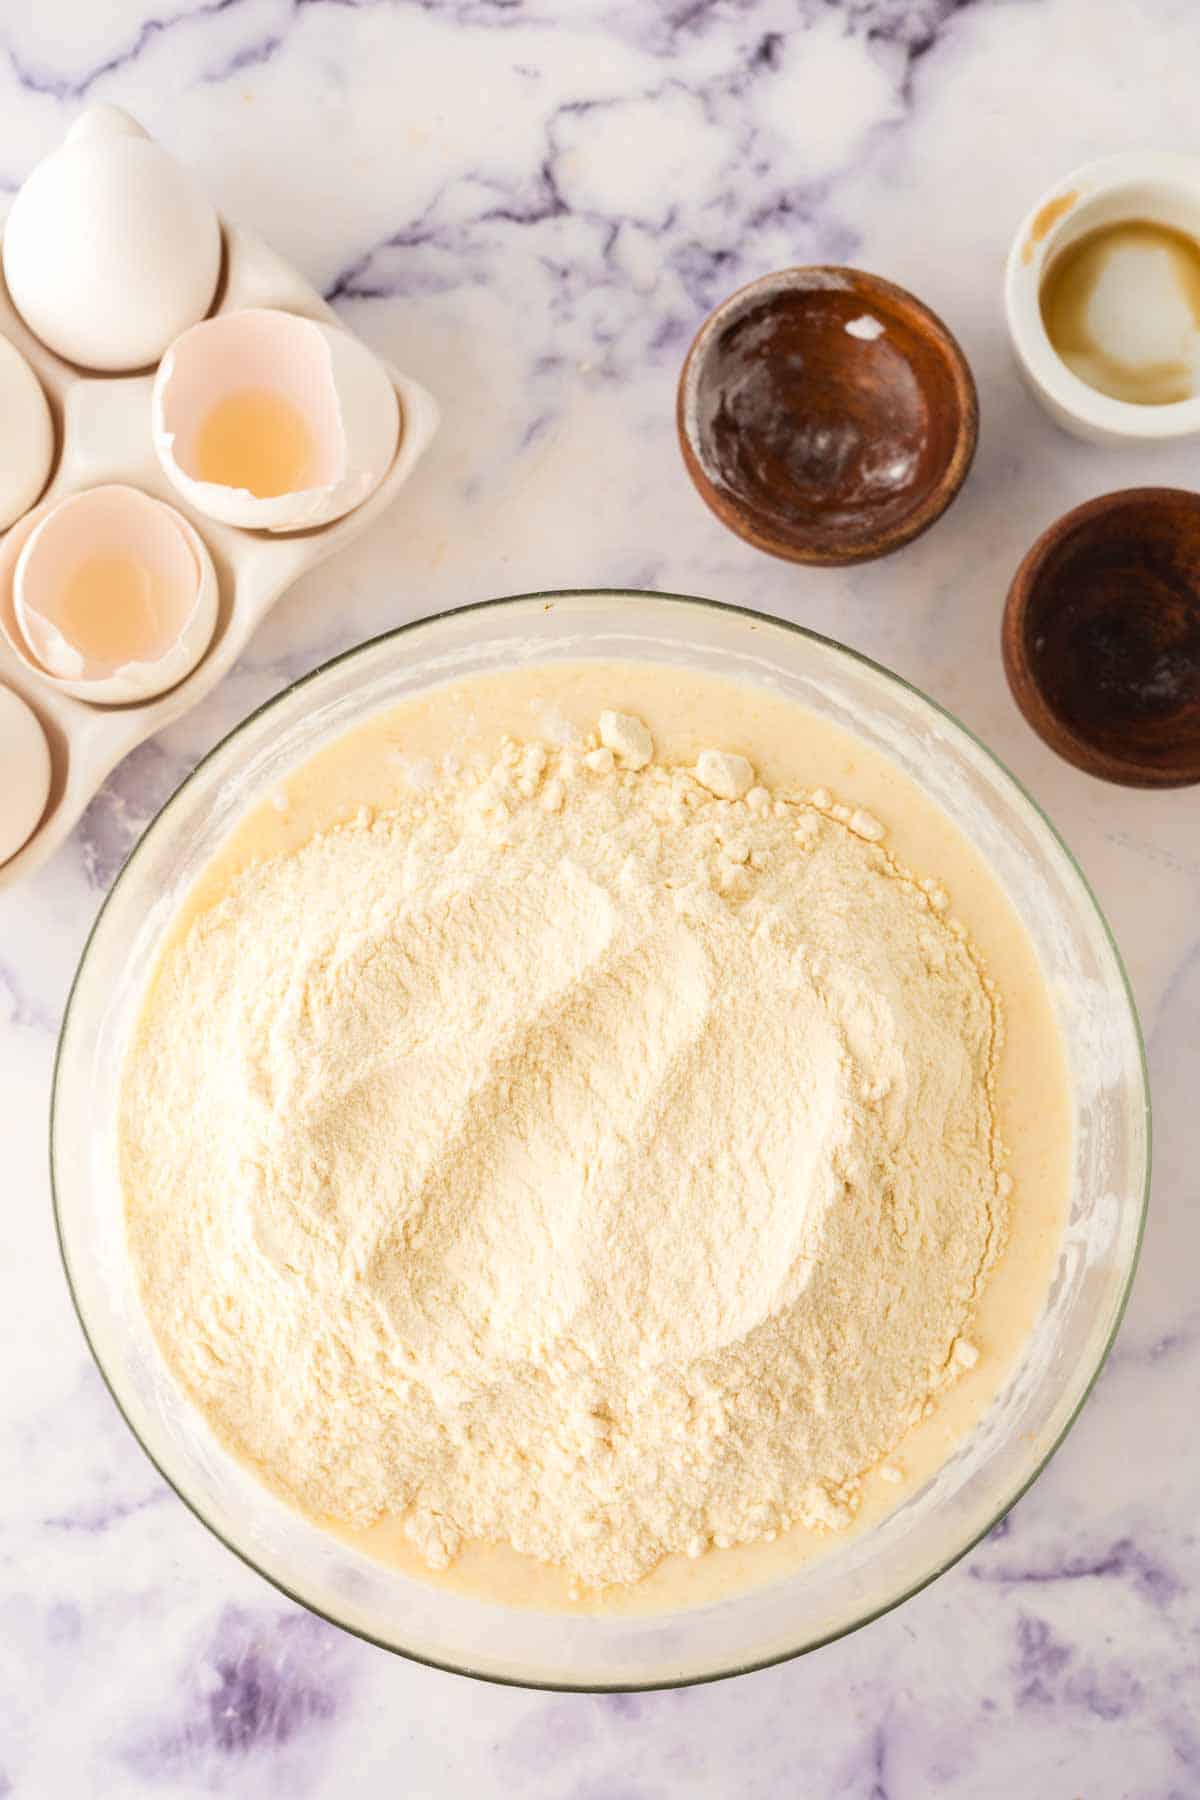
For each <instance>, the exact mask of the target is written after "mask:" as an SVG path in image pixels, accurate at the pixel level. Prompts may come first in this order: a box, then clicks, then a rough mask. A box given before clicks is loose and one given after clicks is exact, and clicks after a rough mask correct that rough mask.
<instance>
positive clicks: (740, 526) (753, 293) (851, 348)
mask: <svg viewBox="0 0 1200 1800" xmlns="http://www.w3.org/2000/svg"><path fill="white" fill-rule="evenodd" d="M676 416H677V421H678V426H679V442H680V446H681V448H682V450H683V460H684V462H685V463H686V464H687V468H688V473H689V474H690V475H691V478H692V480H693V481H694V482H695V484H696V487H697V489H698V490H699V492H700V494H701V496H702V497H703V499H704V500H705V501H707V503H708V505H709V506H710V507H711V508H712V510H713V512H715V513H716V515H717V517H718V519H720V520H721V522H722V523H723V524H725V525H728V526H729V529H730V530H731V531H736V532H737V534H738V536H739V537H743V538H745V539H746V541H747V543H751V544H754V545H756V546H757V547H758V549H760V550H766V551H769V552H770V554H771V555H772V556H782V557H786V558H787V560H788V561H789V562H801V563H818V564H831V563H855V562H866V561H868V560H869V559H870V558H872V557H876V556H887V555H889V554H890V553H891V551H893V550H899V549H900V547H901V545H903V544H907V543H910V542H911V541H912V539H913V538H915V537H917V536H918V534H919V533H920V532H922V531H925V530H927V529H928V527H929V526H930V525H932V524H933V522H934V520H935V519H937V518H939V517H940V516H941V514H942V513H943V512H945V510H946V508H947V507H948V506H949V504H950V502H951V501H952V500H953V498H954V496H955V495H956V494H957V492H958V490H959V488H960V487H961V486H962V484H963V482H964V480H965V479H966V474H967V470H968V469H969V468H970V466H971V459H972V457H973V456H974V454H975V442H976V439H977V437H978V435H979V403H978V400H977V397H976V393H975V382H974V379H973V377H972V375H971V370H970V366H969V365H968V363H967V359H966V357H965V356H964V355H963V353H962V351H961V350H960V348H959V346H958V344H957V343H956V342H955V340H954V338H953V337H952V336H951V335H950V333H949V332H948V331H947V330H946V327H945V326H944V325H943V324H942V322H941V320H940V319H939V318H938V317H937V316H936V315H935V314H934V313H931V312H930V310H929V308H928V307H927V306H923V305H922V304H921V302H920V301H919V300H917V299H915V298H914V297H913V295H912V294H909V293H907V292H906V291H905V290H904V288H900V287H896V286H894V285H893V283H892V282H890V281H883V280H881V278H880V277H879V276H878V275H868V274H866V273H864V271H863V270H861V269H843V268H800V269H784V270H782V271H780V272H779V273H778V274H775V275H764V276H763V277H762V278H761V279H760V280H758V281H752V282H751V283H750V285H749V287H744V288H742V289H740V290H739V292H738V293H736V294H734V295H732V296H731V297H730V299H728V300H726V301H725V302H724V304H723V305H721V306H719V307H718V308H717V310H716V311H715V312H714V313H711V314H710V315H709V317H708V318H707V319H706V320H705V322H704V324H703V325H702V326H701V327H700V330H699V331H698V332H697V334H696V338H695V340H694V342H693V344H692V347H691V349H690V350H689V351H688V353H687V358H686V360H685V361H684V365H683V369H682V372H681V374H680V377H679V393H678V400H677V408H676Z"/></svg>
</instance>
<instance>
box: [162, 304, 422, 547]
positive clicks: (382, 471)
mask: <svg viewBox="0 0 1200 1800" xmlns="http://www.w3.org/2000/svg"><path fill="white" fill-rule="evenodd" d="M153 433H154V447H155V449H156V450H157V452H158V458H159V461H160V462H161V463H162V466H163V470H164V473H165V474H166V476H167V478H168V480H169V481H170V482H171V483H172V484H173V486H174V487H176V488H177V489H178V491H179V492H180V493H181V494H182V495H183V496H184V497H185V498H186V499H187V500H188V501H190V502H191V504H192V505H193V506H195V507H196V508H197V509H198V510H199V511H200V512H203V513H207V514H208V515H209V517H210V518H214V519H223V520H224V521H225V523H226V524H229V525H241V526H245V527H248V528H250V529H257V530H261V531H300V530H304V529H305V528H306V527H309V526H313V525H326V524H328V523H329V522H330V520H332V519H339V518H341V517H342V515H343V514H344V513H348V512H351V511H353V509H354V508H355V507H356V506H361V504H362V502H363V501H364V500H365V499H366V498H367V496H368V495H369V494H371V493H373V492H374V490H375V489H376V488H377V487H378V486H379V483H380V482H381V481H382V480H383V478H384V476H385V475H386V474H387V471H388V469H389V468H390V467H391V464H392V460H393V458H394V457H395V454H396V446H397V443H398V442H399V437H400V403H399V400H398V399H397V397H396V389H395V387H394V385H393V383H392V380H391V377H390V376H389V375H388V372H387V370H386V369H385V368H384V366H383V364H382V363H381V362H380V361H379V359H378V357H376V356H374V355H373V354H372V353H371V351H370V350H368V349H367V347H366V345H365V344H362V343H360V342H359V341H358V339H357V338H353V337H351V336H349V334H348V333H347V332H344V331H340V330H339V329H338V328H337V327H336V326H333V325H323V324H319V323H317V322H316V321H315V320H313V319H303V318H300V317H298V316H297V315H296V314H295V313H286V312H273V311H269V310H268V309H266V308H263V307H249V308H247V309H246V310H245V311H244V312H232V313H223V314H222V315H221V316H220V317H219V318H215V319H206V320H205V322H204V323H203V324H202V325H195V326H193V327H192V329H191V330H190V331H185V332H184V334H183V336H182V337H181V338H179V339H178V340H177V341H176V342H175V343H174V344H172V345H171V348H170V349H169V350H168V351H167V354H166V355H165V356H164V358H163V360H162V363H161V364H160V366H159V371H158V374H157V376H156V377H155V382H154V400H153Z"/></svg>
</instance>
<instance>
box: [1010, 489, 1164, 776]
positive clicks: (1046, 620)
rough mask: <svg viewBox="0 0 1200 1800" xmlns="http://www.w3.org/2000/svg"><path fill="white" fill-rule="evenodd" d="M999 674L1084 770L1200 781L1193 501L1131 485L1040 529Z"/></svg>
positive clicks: (1016, 596)
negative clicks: (1003, 674)
mask: <svg viewBox="0 0 1200 1800" xmlns="http://www.w3.org/2000/svg"><path fill="white" fill-rule="evenodd" d="M1004 669H1005V673H1006V674H1007V676H1008V682H1009V686H1010V687H1011V688H1012V691H1013V697H1014V698H1015V700H1016V702H1017V705H1018V706H1019V707H1020V709H1021V711H1022V712H1023V713H1024V715H1025V717H1026V718H1027V719H1028V721H1029V723H1030V724H1031V725H1032V726H1033V728H1034V730H1035V731H1036V732H1037V733H1038V734H1039V736H1041V737H1043V738H1044V739H1045V740H1046V742H1047V743H1048V744H1049V746H1050V748H1051V749H1052V750H1057V751H1058V753H1059V755H1060V756H1065V757H1066V759H1067V761H1068V762H1072V763H1074V764H1075V765H1076V767H1077V768H1080V769H1086V770H1087V772H1088V774H1089V775H1099V776H1101V777H1102V778H1103V779H1104V780H1105V781H1119V782H1122V783H1124V785H1125V786H1126V787H1186V786H1188V785H1189V784H1190V783H1192V782H1197V781H1200V494H1192V493H1188V492H1187V491H1186V490H1185V489H1183V488H1126V489H1124V490H1123V491H1122V492H1120V493H1117V494H1104V495H1102V496H1101V497H1100V499H1098V500H1089V501H1087V502H1086V503H1085V504H1084V505H1083V506H1077V507H1076V508H1075V509H1074V511H1073V512H1069V513H1067V514H1065V516H1064V517H1063V518H1061V519H1059V520H1058V522H1057V524H1054V525H1051V527H1050V529H1049V530H1048V531H1044V532H1043V533H1042V535H1041V537H1040V538H1039V539H1038V541H1037V543H1036V544H1035V545H1034V546H1033V548H1032V550H1030V552H1029V554H1028V555H1027V556H1026V558H1025V560H1024V562H1023V563H1022V564H1021V566H1020V568H1019V569H1018V570H1017V573H1016V575H1015V576H1014V578H1013V584H1012V586H1011V588H1010V589H1009V591H1008V603H1007V605H1006V607H1005V610H1004Z"/></svg>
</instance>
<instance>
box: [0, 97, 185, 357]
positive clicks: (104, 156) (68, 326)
mask: <svg viewBox="0 0 1200 1800" xmlns="http://www.w3.org/2000/svg"><path fill="white" fill-rule="evenodd" d="M3 251H4V274H5V279H6V280H7V282H8V290H9V293H10V294H11V296H12V301H13V304H14V306H15V307H16V309H17V311H18V312H19V313H20V314H21V317H22V318H23V319H24V320H25V323H26V324H27V325H28V326H29V329H30V330H31V331H33V332H34V333H36V335H37V336H38V337H39V338H41V340H42V342H43V343H44V344H46V345H48V346H49V348H50V349H51V350H53V351H55V352H56V354H57V355H59V356H62V357H65V358H66V359H67V361H68V362H74V363H79V364H81V365H82V366H83V367H84V368H86V369H103V370H127V369H140V368H145V367H147V366H148V365H149V364H151V363H155V362H157V361H158V359H159V357H160V356H161V355H162V353H163V351H164V350H165V349H166V347H167V345H168V344H169V343H170V342H171V340H172V338H174V337H177V336H178V335H179V333H180V332H181V331H184V330H186V328H187V327H188V326H189V325H193V324H195V322H196V321H197V320H198V319H202V318H203V317H204V315H205V313H206V312H207V311H208V309H209V307H210V305H211V304H212V299H213V295H214V294H215V292H216V287H217V280H218V278H219V276H220V272H221V227H220V224H219V222H218V219H217V215H216V213H215V211H214V210H213V208H212V206H211V205H210V204H209V202H208V201H207V200H206V199H205V197H204V195H203V194H202V193H201V192H200V190H199V188H198V187H197V186H196V185H195V183H194V182H193V181H192V178H191V176H190V175H188V174H187V173H186V172H185V170H183V169H181V168H180V166H179V164H178V163H177V162H175V161H174V159H173V158H172V157H170V156H168V155H167V153H166V151H165V150H163V149H162V148H161V146H160V145H158V144H156V143H155V142H154V141H153V140H152V139H151V138H149V137H147V136H146V134H145V132H144V131H143V130H142V128H141V126H140V125H138V124H137V122H136V120H134V119H131V118H130V117H129V115H128V114H127V113H122V112H119V111H118V109H117V108H116V107H99V108H95V109H94V110H93V111H92V112H90V113H85V114H84V116H83V118H82V119H80V120H79V121H78V123H77V124H76V125H75V127H74V128H73V130H72V131H71V132H70V133H69V134H68V136H67V138H66V141H65V142H64V143H63V144H62V145H61V146H60V148H59V149H57V150H55V151H54V152H53V153H52V154H51V155H50V156H48V157H46V159H45V160H44V161H43V162H40V163H39V164H38V165H37V167H36V168H35V169H34V170H33V172H32V174H31V175H30V176H29V178H28V179H27V181H26V182H25V185H24V186H23V187H22V189H21V191H20V193H19V194H18V195H17V197H16V199H15V200H14V201H13V205H12V211H11V212H10V213H9V215H8V220H7V223H6V225H5V227H4V245H3Z"/></svg>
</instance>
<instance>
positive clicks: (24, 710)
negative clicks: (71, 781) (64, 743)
mask: <svg viewBox="0 0 1200 1800" xmlns="http://www.w3.org/2000/svg"><path fill="white" fill-rule="evenodd" d="M49 796H50V746H49V745H48V744H47V742H46V734H45V732H44V731H43V730H42V728H41V725H40V724H39V723H38V717H37V714H36V713H35V712H34V710H33V708H32V707H31V706H29V705H28V704H27V703H26V702H25V701H24V700H22V698H21V696H20V694H17V693H14V692H13V690H12V688H10V687H6V686H5V685H4V683H3V682H0V863H6V862H7V861H8V859H9V857H10V856H15V855H16V853H17V851H18V850H19V849H20V848H21V846H22V844H25V843H28V841H29V839H30V838H31V837H32V836H33V834H34V832H35V831H36V829H37V825H38V820H39V819H40V818H41V816H42V814H43V813H44V812H45V810H46V801H47V800H48V798H49Z"/></svg>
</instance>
